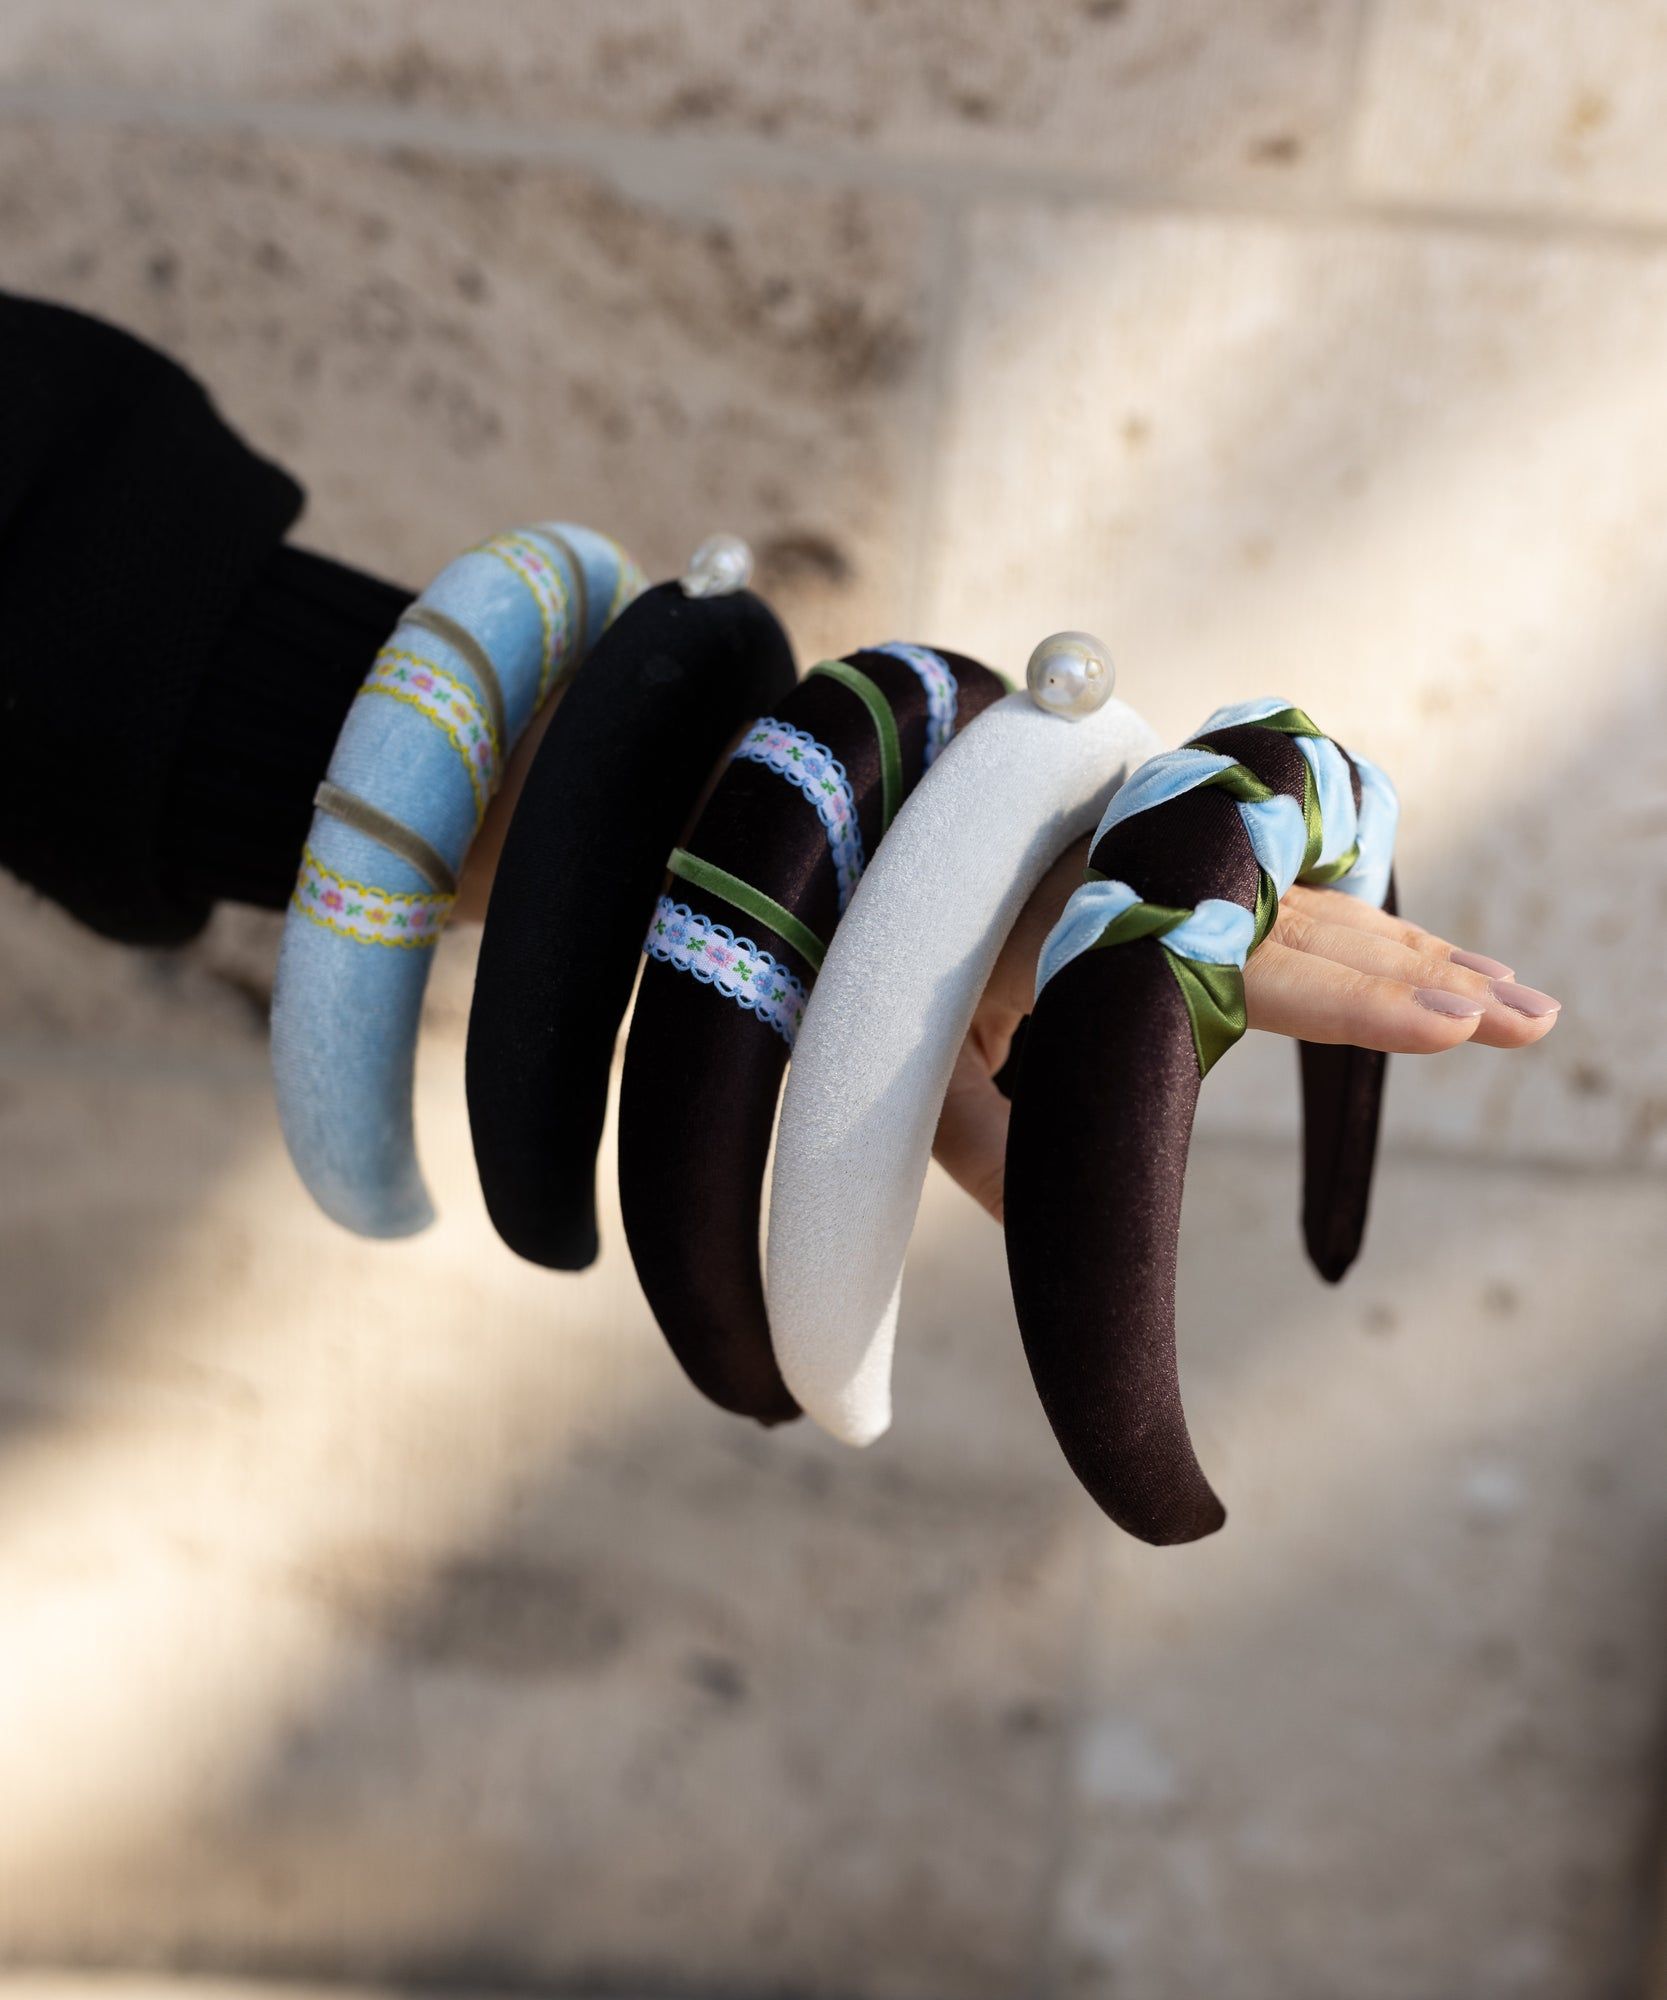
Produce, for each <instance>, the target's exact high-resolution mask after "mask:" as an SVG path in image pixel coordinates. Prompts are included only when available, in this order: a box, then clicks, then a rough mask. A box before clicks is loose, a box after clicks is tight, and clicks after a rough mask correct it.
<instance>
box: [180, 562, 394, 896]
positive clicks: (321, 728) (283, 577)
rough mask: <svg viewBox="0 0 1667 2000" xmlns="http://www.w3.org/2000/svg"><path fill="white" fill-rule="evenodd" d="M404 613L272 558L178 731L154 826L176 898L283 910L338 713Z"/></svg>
mask: <svg viewBox="0 0 1667 2000" xmlns="http://www.w3.org/2000/svg"><path fill="white" fill-rule="evenodd" d="M410 602H411V593H410V592H409V591H406V590H401V589H400V588H398V586H397V585H394V584H390V583H384V582H383V581H382V580H381V579H380V578H379V577H374V576H367V575H366V574H365V573H364V572H363V571H361V570H355V569H349V568H347V567H346V566H345V565H344V564H342V563H337V562H331V561H330V560H329V558H328V557H325V556H315V555H311V554H309V553H308V552H307V551H306V550H304V549H295V548H290V547H287V546H285V547H282V548H280V549H279V550H278V551H277V553H276V554H275V555H274V556H273V557H272V560H271V561H270V562H269V563H268V564H267V566H266V568H265V569H264V570H263V571H262V573H261V575H260V576H259V578H258V579H257V580H256V582H255V584H254V587H253V588H252V589H251V590H250V591H249V593H248V595H247V596H246V597H245V598H244V600H243V603H242V605H241V606H240V607H239V609H238V612H237V614H236V616H235V617H234V618H233V619H232V620H231V622H230V624H229V625H228V626H227V628H226V632H225V635H224V638H223V640H222V641H221V644H220V646H219V649H218V651H217V653H216V656H215V658H214V660H213V662H212V663H211V665H210V667H209V669H208V671H207V673H206V674H205V676H204V678H203V682H202V685H201V689H200V691H199V694H198V697H197V700H196V703H195V706H194V707H193V710H192V713H191V717H190V720H189V722H188V724H187V726H186V730H185V735H184V739H183V743H182V746H181V751H180V757H179V762H178V765H177V766H176V769H175V773H174V779H173V783H172V785H171V787H170V790H169V799H168V805H167V809H166V812H165V814H164V818H163V827H162V852H163V857H164V861H165V864H166V866H167V868H168V871H169V873H170V876H171V879H172V880H173V882H174V883H175V884H176V885H177V887H178V888H179V889H181V890H183V891H184V892H186V893H187V894H189V895H191V896H196V897H205V898H207V899H208V900H209V901H211V902H231V903H252V904H254V905H255V906H256V907H257V908H259V909H266V910H281V909H282V908H283V907H284V906H285V904H286V903H287V902H288V901H289V897H290V891H291V890H292V889H293V888H294V886H295V875H296V870H297V868H298V867H299V866H300V861H301V848H302V844H303V843H304V841H305V839H306V836H307V827H308V825H309V823H310V822H311V819H312V812H313V793H314V791H315V790H316V789H317V786H318V782H319V780H320V779H321V778H322V777H323V776H324V773H325V770H326V768H327V766H328V765H329V762H330V753H331V752H332V750H333V749H334V748H335V744H336V737H337V735H338V734H339V733H340V731H341V726H342V723H343V721H344V720H345V718H346V715H347V711H348V707H349V705H350V704H351V702H352V700H353V697H354V695H355V693H357V691H358V688H359V685H360V683H361V682H362V681H363V680H364V678H365V675H366V673H367V672H368V671H369V669H370V664H371V661H372V660H373V659H374V658H375V656H376V651H377V648H378V647H379V646H381V645H382V644H383V643H384V641H385V640H386V639H387V637H388V635H389V633H390V632H392V630H393V629H394V626H395V625H396V624H397V623H398V622H399V618H400V615H401V613H402V612H403V611H404V610H405V608H406V606H407V605H408V604H409V603H410Z"/></svg>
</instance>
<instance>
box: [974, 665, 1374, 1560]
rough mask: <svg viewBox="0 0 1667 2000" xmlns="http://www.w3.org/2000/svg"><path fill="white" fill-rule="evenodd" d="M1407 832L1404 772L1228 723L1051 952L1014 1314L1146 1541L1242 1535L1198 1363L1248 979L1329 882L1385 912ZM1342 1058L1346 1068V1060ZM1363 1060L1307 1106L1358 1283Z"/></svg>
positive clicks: (1205, 740)
mask: <svg viewBox="0 0 1667 2000" xmlns="http://www.w3.org/2000/svg"><path fill="white" fill-rule="evenodd" d="M1396 815H1397V809H1396V804H1395V795H1394V792H1393V789H1392V788H1391V787H1390V785H1389V782H1388V780H1387V779H1386V778H1385V777H1384V776H1383V774H1382V773H1381V772H1379V771H1378V770H1376V769H1375V767H1374V766H1372V765H1370V764H1368V763H1366V762H1365V761H1364V760H1362V759H1352V758H1350V757H1348V756H1347V755H1346V754H1345V753H1344V752H1343V751H1342V750H1340V749H1339V748H1338V747H1337V745H1336V744H1334V743H1332V742H1331V741H1330V739H1329V738H1327V737H1324V736H1322V735H1321V734H1320V732H1319V731H1318V730H1317V729H1316V728H1315V726H1314V724H1313V723H1312V722H1310V721H1309V719H1308V718H1307V716H1305V715H1304V714H1303V713H1302V712H1301V710H1299V709H1296V708H1293V707H1291V706H1290V705H1289V704H1288V703H1286V702H1281V701H1264V702H1254V703H1245V704H1242V705H1241V706H1239V707H1236V708H1230V709H1222V710H1220V711H1218V713H1217V714H1215V715H1213V716H1212V717H1211V718H1210V720H1209V721H1208V722H1207V723H1206V724H1205V726H1204V728H1203V730H1202V731H1201V732H1200V734H1199V736H1198V737H1197V738H1195V739H1194V741H1193V742H1191V743H1189V744H1188V745H1187V746H1186V747H1185V748H1184V749H1181V750H1176V751H1171V752H1169V753H1167V754H1166V755H1163V756H1160V757H1156V758H1154V759H1153V760H1152V761H1151V762H1150V763H1149V764H1147V765H1145V766H1144V767H1143V768H1142V769H1141V770H1139V771H1137V772H1136V773H1135V775H1134V777H1133V778H1131V779H1130V781H1129V783H1128V784H1127V785H1125V786H1124V788H1123V789H1122V791H1121V792H1119V793H1118V794H1117V796H1116V797H1115V798H1114V799H1113V800H1112V802H1111V805H1110V807H1109V808H1108V809H1107V811H1106V814H1105V816H1104V818H1103V819H1102V820H1101V822H1100V826H1099V829H1098V831H1097V833H1096V835H1095V839H1094V845H1093V847H1092V849H1091V851H1090V855H1089V869H1088V874H1087V877H1086V879H1085V881H1084V883H1083V886H1082V887H1081V888H1079V889H1078V890H1077V891H1076V893H1075V894H1074V895H1073V896H1072V898H1071V900H1070V902H1069V903H1068V904H1067V905H1066V907H1065V911H1064V913H1063V915H1062V916H1061V917H1060V920H1059V922H1058V924H1057V925H1056V926H1055V928H1054V930H1053V931H1052V933H1051V934H1050V936H1049V938H1048V940H1047V943H1046V944H1045V945H1044V947H1043V951H1042V958H1041V965H1040V968H1039V972H1038V988H1037V999H1036V1006H1035V1011H1034V1012H1033V1014H1032V1016H1031V1022H1030V1029H1029V1033H1028V1035H1027V1037H1026V1041H1025V1049H1024V1057H1023V1061H1022V1063H1021V1065H1020V1070H1019V1078H1018V1084H1017V1087H1016V1089H1015V1091H1014V1095H1013V1116H1012V1123H1011V1125H1010V1127H1009V1133H1008V1143H1007V1203H1006V1229H1007V1255H1008V1267H1009V1271H1010V1273H1011V1276H1012V1281H1013V1300H1014V1304H1015V1307H1016V1309H1017V1312H1018V1319H1019V1327H1020V1331H1021V1333H1022V1334H1023V1337H1024V1343H1025V1352H1026V1354H1027V1356H1028V1357H1029V1360H1030V1366H1031V1372H1032V1374H1033V1376H1034V1377H1035V1381H1036V1387H1037V1390H1038V1393H1039V1394H1040V1396H1041V1399H1042V1404H1043V1407H1044V1408H1045V1410H1046V1411H1047V1414H1048V1419H1049V1421H1050V1423H1051V1424H1052V1425H1053V1428H1054V1433H1055V1435H1056V1436H1057V1437H1058V1439H1059V1442H1060V1444H1061V1446H1062V1447H1063V1449H1064V1452H1065V1455H1066V1457H1067V1458H1068V1459H1069V1461H1070V1463H1071V1466H1072V1468H1073V1470H1074V1471H1075V1472H1076V1474H1077V1476H1078V1478H1079V1479H1081V1481H1082V1482H1083V1484H1084V1485H1085V1486H1086V1487H1087V1489H1088V1491H1089V1492H1090V1493H1091V1494H1092V1495H1093V1497H1094V1498H1095V1500H1097V1501H1098V1502H1099V1504H1100V1506H1101V1507H1102V1508H1104V1509H1105V1511H1106V1512H1107V1513H1108V1514H1109V1515H1110V1516H1111V1518H1112V1519H1113V1520H1114V1521H1116V1522H1118V1523H1119V1524H1120V1525H1121V1526H1122V1527H1124V1528H1126V1529H1128V1530H1129V1532H1130V1533H1131V1534H1135V1535H1138V1536H1139V1537H1140V1538H1141V1539H1142V1540H1144V1541H1148V1542H1160V1543H1163V1542H1181V1541H1192V1540H1195V1539H1197V1538H1198V1537H1199V1536H1202V1535H1207V1534H1210V1533H1212V1532H1213V1531H1214V1530H1215V1529H1216V1528H1219V1527H1220V1526H1221V1523H1222V1521H1223V1520H1224V1519H1225V1514H1224V1511H1223V1509H1222V1506H1221V1503H1220V1502H1219V1501H1218V1500H1217V1498H1216V1496H1215V1494H1214V1493H1213V1492H1212V1491H1211V1490H1210V1487H1209V1485H1208V1483H1207V1482H1206V1480H1205V1478H1204V1475H1203V1473H1202V1472H1201V1471H1200V1470H1199V1467H1198V1462H1197V1459H1196V1458H1195V1457H1194V1455H1193V1450H1192V1444H1191V1441H1190V1439H1189V1437H1188V1435H1187V1429H1186V1420H1185V1418H1184V1416H1183V1414H1182V1409H1181V1398H1180V1389H1179V1382H1178V1377H1177V1370H1176V1361H1175V1271H1176V1243H1177V1237H1178V1233H1179V1227H1180V1211H1181V1191H1182V1181H1183V1177H1184V1175H1185V1171H1186V1156H1187V1148H1188V1143H1189V1141H1190V1138H1191V1134H1192V1123H1193V1115H1194V1112H1195V1110H1196V1107H1197V1100H1198V1090H1199V1084H1200V1081H1201V1080H1202V1078H1203V1076H1204V1075H1205V1074H1206V1073H1207V1072H1208V1070H1209V1069H1210V1067H1211V1065H1212V1064H1213V1063H1214V1062H1215V1061H1216V1060H1217V1058H1218V1057H1219V1056H1220V1055H1221V1054H1223V1053H1224V1052H1225V1050H1226V1049H1227V1048H1229V1047H1231V1045H1232V1044H1233V1042H1234V1041H1236V1040H1237V1039H1238V1037H1239V1035H1241V1034H1242V1033H1243V1031H1244V1018H1245V1017H1244V974H1243V966H1244V962H1245V959H1246V957H1247V955H1248V954H1249V953H1250V952H1251V951H1252V950H1254V949H1255V947H1256V945H1257V944H1259V943H1260V942H1261V940H1262V938H1263V937H1264V936H1265V935H1266V934H1267V931H1268V930H1269V928H1270V927H1271V925H1272V923H1273V919H1274V916H1275V914H1276V913H1277V910H1278V904H1279V898H1280V896H1282V895H1283V894H1284V892H1285V890H1286V889H1288V888H1289V887H1290V885H1291V884H1292V883H1293V882H1308V883H1326V884H1330V885H1331V886H1334V887H1336V888H1338V889H1341V890H1344V891H1346V892H1347V893H1349V894H1352V895H1358V896H1361V897H1363V898H1365V899H1367V900H1370V901H1372V902H1375V903H1382V902H1383V901H1384V900H1385V899H1386V897H1387V896H1388V894H1389V886H1390V863H1391V853H1392V848H1393V844H1394V836H1395V823H1396ZM1333 1053H1336V1054H1338V1055H1341V1056H1342V1058H1343V1060H1342V1062H1341V1063H1338V1062H1335V1061H1328V1060H1325V1059H1324V1058H1326V1057H1329V1056H1331V1055H1333ZM1362 1053H1364V1052H1360V1051H1339V1052H1331V1051H1317V1050H1315V1051H1305V1054H1304V1084H1305V1088H1306V1089H1308V1090H1309V1091H1310V1093H1311V1094H1318V1095H1319V1096H1321V1097H1323V1098H1324V1100H1325V1101H1324V1102H1323V1103H1321V1104H1315V1103H1312V1102H1311V1104H1310V1117H1309V1121H1308V1132H1309V1136H1310V1138H1311V1140H1312V1141H1313V1142H1314V1143H1315V1144H1316V1145H1317V1146H1319V1147H1320V1148H1321V1149H1322V1151H1323V1153H1324V1158H1323V1160H1320V1161H1316V1160H1313V1159H1311V1160H1310V1161H1309V1163H1308V1168H1309V1176H1310V1180H1309V1203H1308V1207H1309V1215H1308V1221H1309V1232H1308V1233H1309V1239H1310V1245H1311V1247H1313V1246H1314V1244H1315V1243H1316V1242H1318V1243H1319V1244H1320V1245H1321V1247H1322V1248H1324V1249H1325V1250H1326V1251H1327V1254H1328V1255H1329V1256H1331V1258H1332V1259H1333V1261H1335V1260H1336V1259H1338V1258H1341V1265H1340V1266H1339V1269H1340V1268H1341V1267H1343V1266H1346V1264H1347V1262H1348V1259H1349V1257H1352V1255H1353V1252H1354V1250H1355V1249H1356V1248H1357V1247H1358V1244H1359V1236H1360V1229H1361V1227H1362V1226H1363V1223H1364V1217H1365V1205H1366V1191H1367V1188H1368V1186H1369V1182H1370V1175H1371V1161H1372V1150H1373V1146H1374V1143H1375V1137H1376V1129H1377V1098H1378V1094H1379V1091H1380V1089H1381V1083H1382V1077H1383V1063H1382V1059H1381V1058H1379V1059H1377V1060H1376V1061H1374V1062H1369V1063H1364V1064H1354V1063H1351V1062H1349V1061H1348V1060H1347V1059H1348V1057H1349V1056H1351V1055H1358V1054H1362ZM1314 1058H1321V1060H1319V1061H1315V1060H1314ZM1322 1172H1323V1173H1326V1174H1330V1175H1332V1176H1334V1177H1335V1179H1336V1183H1337V1185H1338V1189H1339V1194H1338V1199H1337V1201H1336V1203H1335V1204H1330V1203H1328V1202H1326V1201H1325V1200H1324V1199H1323V1197H1322V1195H1321V1192H1320V1188H1319V1186H1318V1182H1317V1176H1318V1175H1319V1174H1320V1173H1322ZM1316 1261H1320V1260H1319V1259H1318V1258H1317V1259H1316ZM1322 1268H1324V1266H1323V1265H1322ZM1337 1274H1338V1272H1336V1271H1332V1272H1328V1275H1337Z"/></svg>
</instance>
